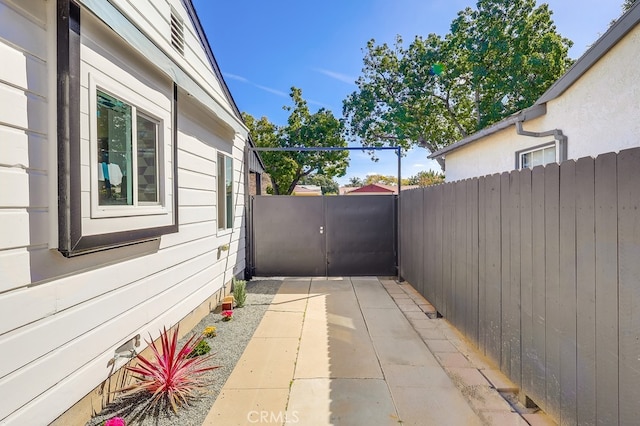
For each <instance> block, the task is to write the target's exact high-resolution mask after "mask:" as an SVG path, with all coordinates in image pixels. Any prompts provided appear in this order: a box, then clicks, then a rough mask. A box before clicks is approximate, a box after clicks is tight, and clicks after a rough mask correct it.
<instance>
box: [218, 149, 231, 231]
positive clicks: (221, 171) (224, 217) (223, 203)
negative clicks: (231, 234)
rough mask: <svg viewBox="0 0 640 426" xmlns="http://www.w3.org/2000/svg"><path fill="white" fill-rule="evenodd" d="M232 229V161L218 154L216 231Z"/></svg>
mask: <svg viewBox="0 0 640 426" xmlns="http://www.w3.org/2000/svg"><path fill="white" fill-rule="evenodd" d="M232 227H233V159H232V158H231V157H227V156H226V155H224V154H218V229H230V228H232Z"/></svg>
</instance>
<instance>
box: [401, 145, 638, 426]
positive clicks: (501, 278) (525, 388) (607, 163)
mask: <svg viewBox="0 0 640 426" xmlns="http://www.w3.org/2000/svg"><path fill="white" fill-rule="evenodd" d="M639 207H640V148H635V149H630V150H626V151H622V152H620V153H619V154H615V153H609V154H604V155H600V156H599V157H597V158H596V159H593V158H582V159H579V160H577V161H566V162H564V163H562V164H561V165H557V164H553V165H547V166H546V167H536V168H534V169H533V170H529V169H526V170H521V171H514V172H511V173H503V174H496V175H492V176H486V177H481V178H475V179H469V180H464V181H459V182H453V183H448V184H444V185H438V186H434V187H427V188H421V189H415V190H410V191H404V192H403V193H402V204H401V213H400V214H401V222H402V227H401V236H400V242H401V245H402V246H401V248H402V253H403V260H402V265H401V274H402V276H403V277H404V278H405V279H406V280H407V281H409V282H410V283H411V284H413V285H414V287H416V288H417V289H418V290H419V291H420V292H421V293H422V294H423V295H424V296H425V297H426V298H427V299H428V300H429V301H430V302H431V303H433V304H434V306H435V307H436V308H437V309H438V311H439V312H440V313H441V314H442V315H443V316H444V317H445V318H447V319H448V320H449V321H450V322H451V323H453V324H454V325H455V326H456V327H457V328H458V329H459V330H460V331H461V332H463V333H464V334H465V335H466V336H467V337H468V338H469V339H470V340H471V341H473V342H474V343H475V344H476V345H477V347H478V348H479V349H480V350H481V351H482V352H483V353H484V354H485V355H487V356H488V357H489V358H490V359H492V360H493V361H494V362H495V363H496V365H498V366H499V367H500V369H501V370H502V371H503V372H504V373H505V374H507V375H508V376H509V377H510V378H511V379H512V380H513V381H514V382H515V383H516V384H517V385H519V386H520V389H521V392H524V394H525V395H527V396H528V397H529V398H531V399H532V400H533V401H535V402H536V404H538V405H539V406H540V407H541V408H542V409H543V410H545V411H546V412H547V413H548V414H549V415H551V416H553V417H554V418H555V419H556V420H557V421H558V422H560V423H561V424H596V423H598V424H634V423H636V422H637V421H638V420H637V419H638V418H640V405H639V404H637V396H638V395H640V210H639Z"/></svg>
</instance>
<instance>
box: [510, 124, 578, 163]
mask: <svg viewBox="0 0 640 426" xmlns="http://www.w3.org/2000/svg"><path fill="white" fill-rule="evenodd" d="M523 121H524V120H521V121H516V133H517V134H518V135H520V136H530V137H532V138H543V137H546V136H553V138H554V139H555V140H556V141H557V142H558V148H559V149H558V152H559V154H560V158H558V163H560V162H562V161H564V160H566V159H567V136H566V135H565V134H563V133H562V130H560V129H553V130H547V131H546V132H530V131H528V130H524V128H523V127H522V123H523Z"/></svg>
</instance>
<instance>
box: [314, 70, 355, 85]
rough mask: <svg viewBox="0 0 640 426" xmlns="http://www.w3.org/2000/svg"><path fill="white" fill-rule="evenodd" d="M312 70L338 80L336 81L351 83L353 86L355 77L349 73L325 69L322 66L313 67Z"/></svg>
mask: <svg viewBox="0 0 640 426" xmlns="http://www.w3.org/2000/svg"><path fill="white" fill-rule="evenodd" d="M313 70H314V71H316V72H319V73H320V74H324V75H326V76H327V77H330V78H333V79H334V80H338V81H341V82H343V83H347V84H352V85H354V86H355V81H356V79H355V78H354V77H351V76H349V75H346V74H342V73H339V72H335V71H330V70H325V69H323V68H314V69H313Z"/></svg>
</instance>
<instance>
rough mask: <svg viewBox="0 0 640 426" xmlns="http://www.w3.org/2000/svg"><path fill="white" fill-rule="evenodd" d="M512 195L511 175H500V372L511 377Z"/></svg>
mask: <svg viewBox="0 0 640 426" xmlns="http://www.w3.org/2000/svg"><path fill="white" fill-rule="evenodd" d="M510 206H511V194H510V192H509V173H502V174H501V175H500V210H499V215H500V226H499V228H498V229H499V230H500V299H499V304H500V313H501V315H500V350H501V355H500V359H501V362H500V370H502V372H503V373H504V374H506V375H507V376H511V328H510V326H511V323H512V321H511V319H510V318H509V314H510V309H509V302H510V301H511V271H510V268H511V260H510V253H509V250H510V249H511V243H510V241H511V224H510V222H511V217H510V208H509V207H510Z"/></svg>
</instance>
